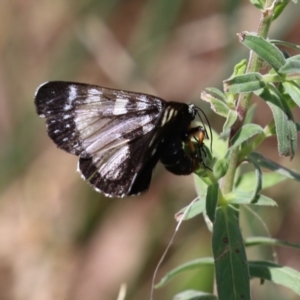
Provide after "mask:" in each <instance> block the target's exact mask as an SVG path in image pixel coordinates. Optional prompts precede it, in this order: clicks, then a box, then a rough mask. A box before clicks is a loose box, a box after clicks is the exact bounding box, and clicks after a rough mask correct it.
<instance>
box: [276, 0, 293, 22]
mask: <svg viewBox="0 0 300 300" xmlns="http://www.w3.org/2000/svg"><path fill="white" fill-rule="evenodd" d="M289 2H290V0H281V1H276V2H274V3H275V7H274V14H273V21H274V20H276V19H277V18H278V17H279V16H280V15H281V13H282V12H283V10H284V9H285V7H286V6H287V5H288V3H289Z"/></svg>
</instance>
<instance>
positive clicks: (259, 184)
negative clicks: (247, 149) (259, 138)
mask: <svg viewBox="0 0 300 300" xmlns="http://www.w3.org/2000/svg"><path fill="white" fill-rule="evenodd" d="M248 160H249V161H250V162H251V163H252V164H253V166H254V168H255V178H256V180H255V184H254V185H253V192H252V199H251V202H252V203H253V202H257V201H258V199H257V196H258V194H259V193H260V191H261V188H262V172H261V169H260V166H259V164H258V163H257V162H256V160H255V159H252V157H251V156H250V157H248Z"/></svg>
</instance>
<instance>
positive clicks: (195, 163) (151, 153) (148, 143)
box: [34, 81, 211, 197]
mask: <svg viewBox="0 0 300 300" xmlns="http://www.w3.org/2000/svg"><path fill="white" fill-rule="evenodd" d="M34 101H35V106H36V110H37V113H38V115H39V116H40V117H43V118H46V124H47V132H48V135H49V137H50V138H51V139H52V140H53V141H54V143H55V144H56V145H57V146H58V147H59V148H60V149H63V150H65V151H67V152H69V153H71V154H75V155H77V156H79V162H78V171H79V172H80V173H81V175H82V177H83V178H84V179H85V180H87V181H88V182H89V183H90V184H91V186H92V187H93V188H94V189H95V190H96V191H98V192H101V193H103V194H104V195H106V196H108V197H124V196H127V195H137V194H140V193H142V192H144V191H146V190H147V189H148V188H149V185H150V181H151V175H152V171H153V169H154V167H155V165H156V164H157V163H158V161H159V160H160V161H161V162H162V164H163V165H164V166H165V168H166V169H167V170H168V171H170V172H172V173H174V174H176V175H188V174H191V173H192V172H194V171H195V170H196V169H197V168H198V167H199V166H200V165H201V164H202V165H204V162H203V155H204V154H205V153H203V140H204V138H205V137H208V135H207V132H206V129H205V127H203V126H195V127H191V123H192V121H193V120H194V119H195V117H196V116H197V115H199V116H200V112H202V113H203V111H202V110H201V109H200V108H198V107H197V106H195V105H193V104H189V105H188V104H186V103H180V102H167V101H165V100H163V99H161V98H158V97H156V96H152V95H148V94H142V93H136V92H129V91H123V90H115V89H110V88H104V87H99V86H96V85H89V84H83V83H76V82H63V81H52V82H46V83H44V84H42V85H40V86H39V87H38V89H37V91H36V94H35V100H34ZM203 114H204V113H203ZM204 116H205V114H204ZM200 118H201V116H200ZM205 118H206V116H205ZM206 120H207V118H206ZM207 122H208V120H207ZM202 123H203V122H202ZM208 124H209V123H208ZM209 128H210V127H209ZM210 130H211V129H210ZM210 133H211V131H210ZM195 141H196V145H195V143H194V142H195ZM204 166H205V165H204Z"/></svg>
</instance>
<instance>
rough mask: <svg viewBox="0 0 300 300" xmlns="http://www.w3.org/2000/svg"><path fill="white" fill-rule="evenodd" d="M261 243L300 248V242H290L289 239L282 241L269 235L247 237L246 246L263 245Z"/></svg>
mask: <svg viewBox="0 0 300 300" xmlns="http://www.w3.org/2000/svg"><path fill="white" fill-rule="evenodd" d="M261 245H270V246H283V247H291V248H295V249H298V250H300V244H295V243H290V242H287V241H282V240H278V239H273V238H269V237H260V236H256V237H250V238H246V240H245V246H246V247H250V246H261Z"/></svg>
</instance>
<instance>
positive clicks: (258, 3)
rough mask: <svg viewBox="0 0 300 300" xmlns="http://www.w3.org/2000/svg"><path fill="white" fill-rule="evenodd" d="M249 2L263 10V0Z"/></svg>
mask: <svg viewBox="0 0 300 300" xmlns="http://www.w3.org/2000/svg"><path fill="white" fill-rule="evenodd" d="M250 2H251V3H252V4H253V5H254V6H255V7H257V8H258V9H260V10H263V8H264V6H265V0H250Z"/></svg>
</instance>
